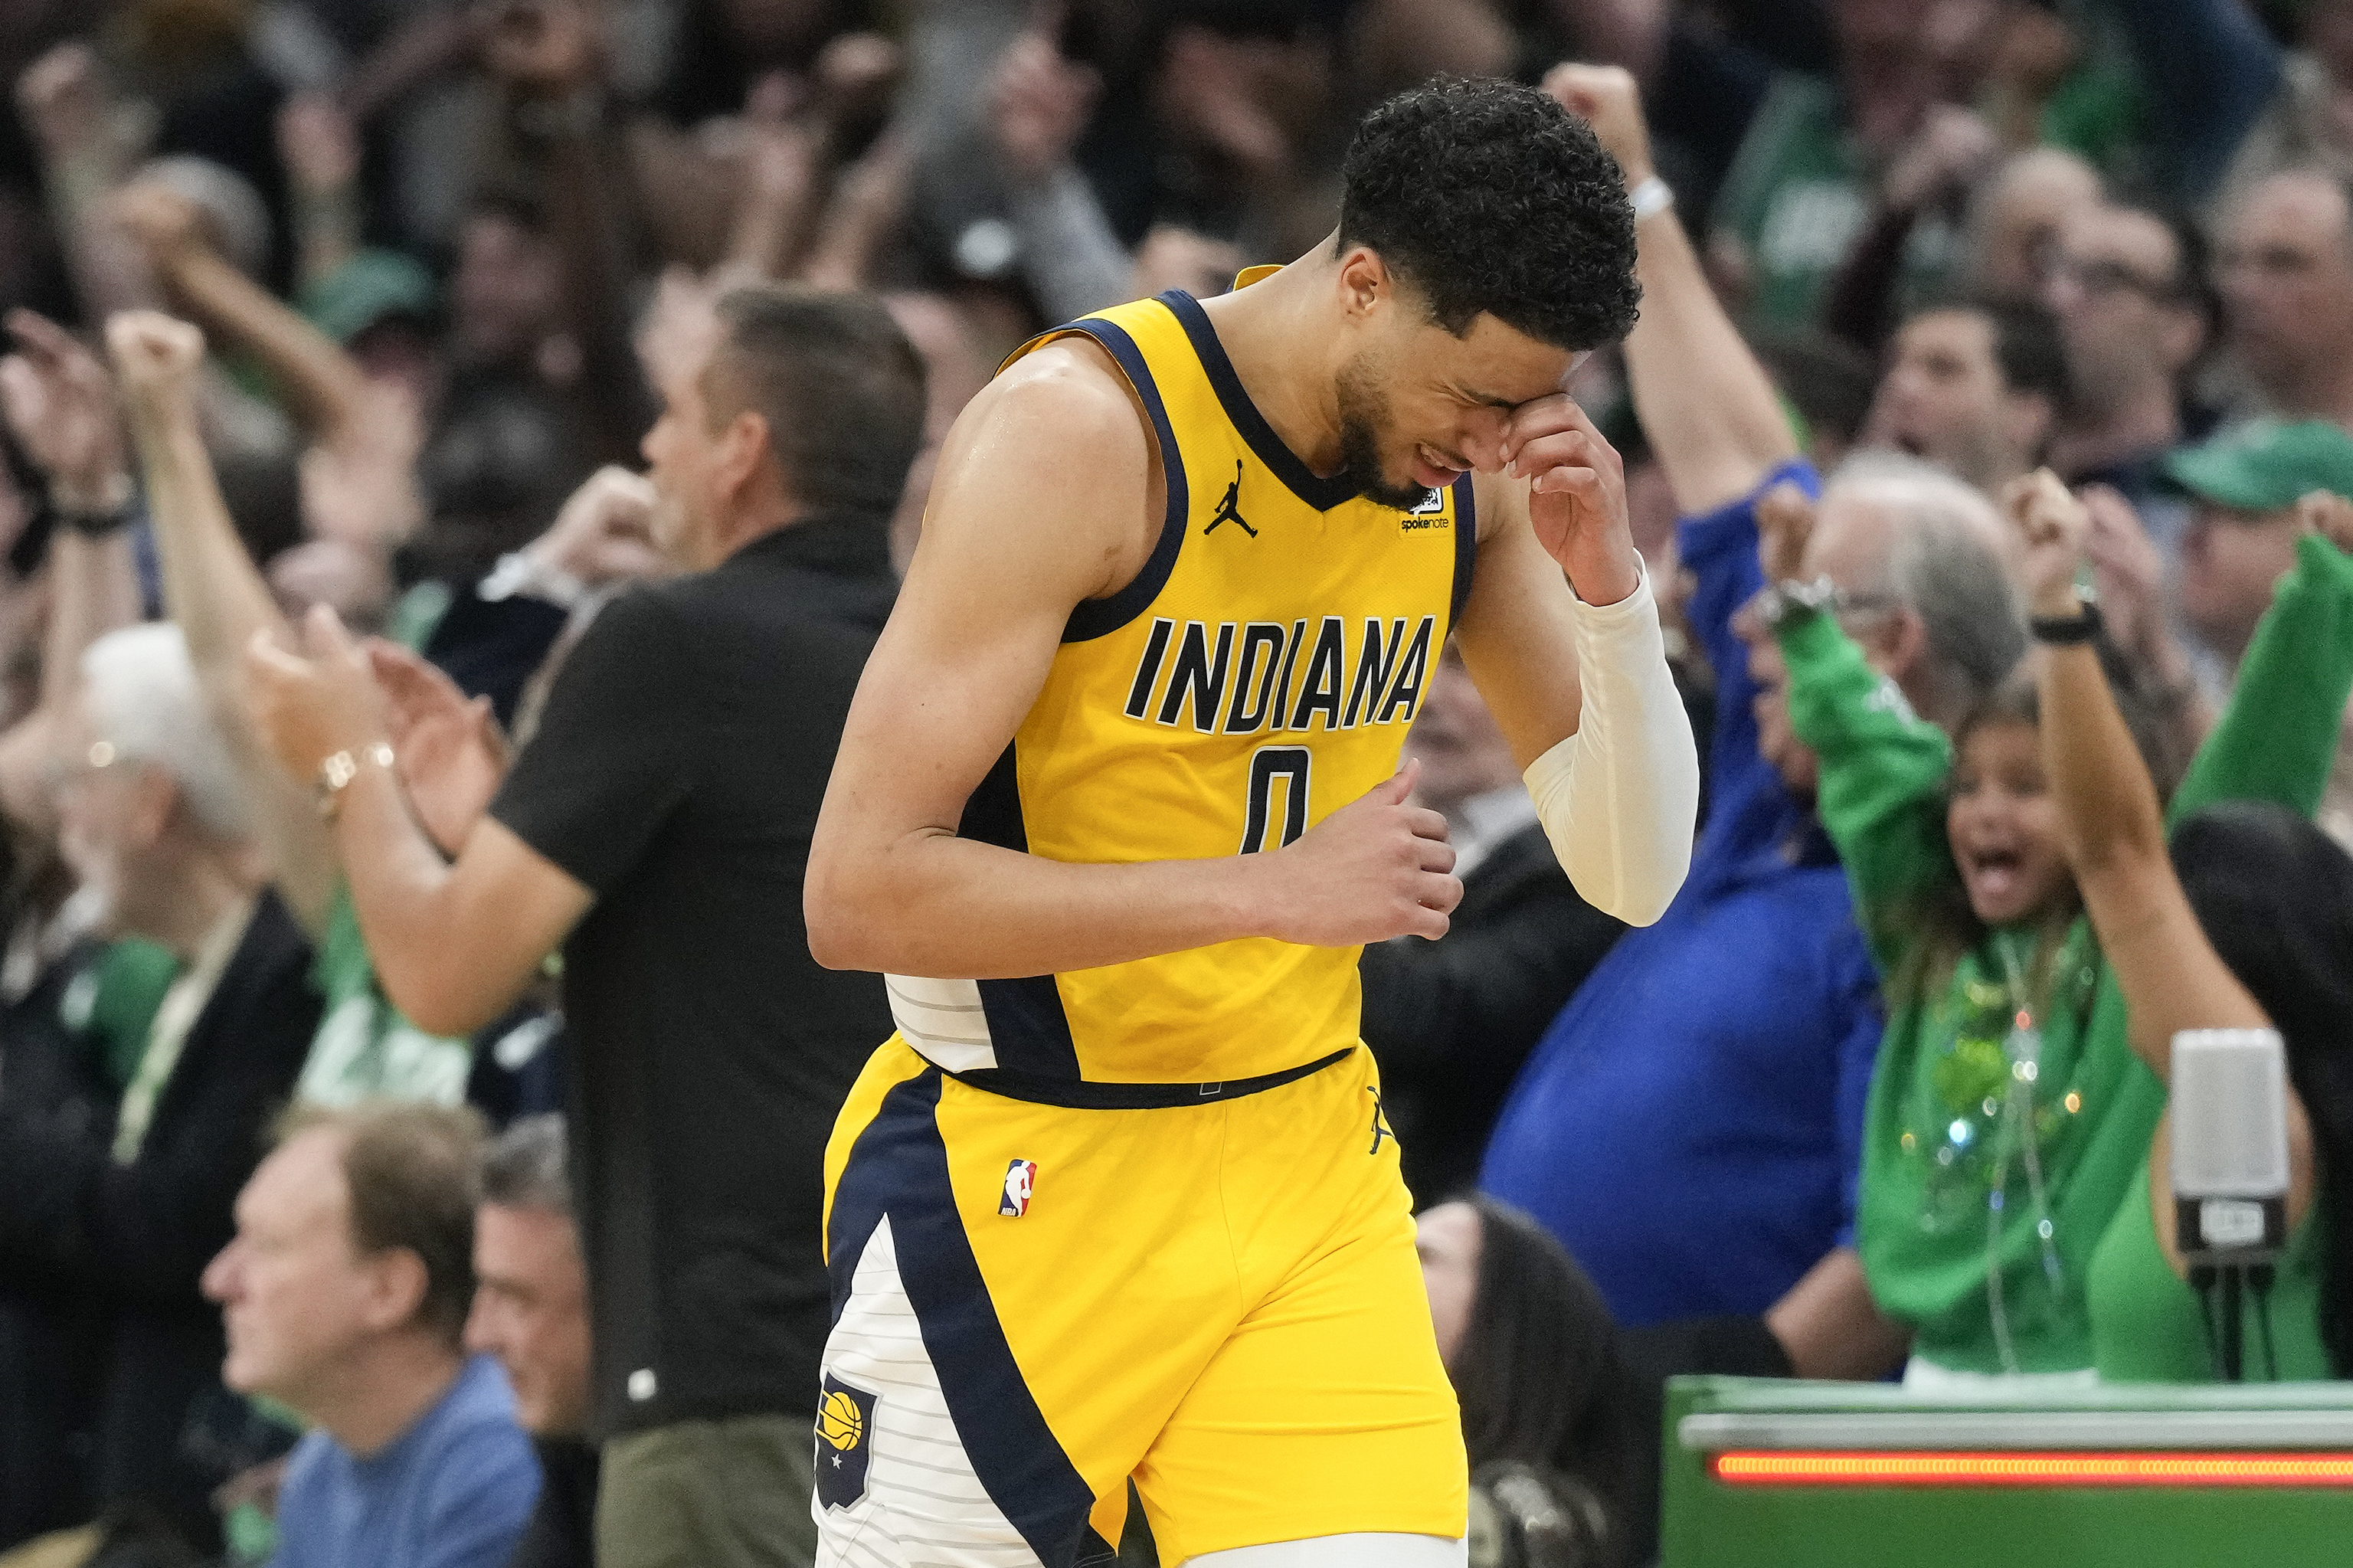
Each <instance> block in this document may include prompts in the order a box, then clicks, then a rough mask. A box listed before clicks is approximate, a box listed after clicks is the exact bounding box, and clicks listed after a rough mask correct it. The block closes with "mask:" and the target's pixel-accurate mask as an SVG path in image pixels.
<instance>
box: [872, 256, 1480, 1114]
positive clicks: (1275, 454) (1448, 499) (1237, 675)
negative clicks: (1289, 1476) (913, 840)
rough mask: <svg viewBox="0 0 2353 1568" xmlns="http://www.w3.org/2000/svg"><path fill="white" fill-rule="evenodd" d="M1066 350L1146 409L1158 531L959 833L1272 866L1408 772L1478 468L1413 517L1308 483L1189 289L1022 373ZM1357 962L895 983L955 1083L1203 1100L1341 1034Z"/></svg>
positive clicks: (1324, 959) (1466, 562)
mask: <svg viewBox="0 0 2353 1568" xmlns="http://www.w3.org/2000/svg"><path fill="white" fill-rule="evenodd" d="M1068 334H1085V335H1086V336H1088V337H1090V338H1092V339H1093V340H1094V341H1095V342H1096V343H1097V344H1101V345H1102V346H1103V349H1105V350H1106V351H1107V352H1108V353H1109V354H1110V355H1111V356H1112V358H1113V360H1114V361H1116V362H1117V363H1118V365H1119V367H1120V368H1121V370H1122V371H1124V373H1125V374H1126V376H1127V378H1128V381H1129V382H1130V383H1131V385H1133V387H1134V389H1135V392H1136V395H1137V397H1138V398H1139V399H1140V400H1141V401H1142V403H1143V405H1144V407H1145V410H1146V412H1147V413H1148V414H1149V416H1150V419H1151V424H1152V428H1153V430H1154V433H1155V435H1156V437H1157V438H1158V441H1159V449H1160V453H1161V460H1162V466H1163V468H1164V470H1165V471H1166V478H1167V492H1168V506H1167V514H1166V518H1165V520H1164V521H1163V524H1162V527H1161V532H1160V536H1159V540H1158V543H1157V545H1156V546H1155V549H1154V550H1153V552H1152V556H1151V558H1150V560H1149V561H1148V563H1147V564H1146V565H1145V568H1144V570H1143V571H1142V573H1141V574H1139V575H1138V576H1137V577H1136V578H1135V580H1134V582H1132V583H1130V584H1129V585H1128V586H1127V587H1126V588H1123V589H1121V590H1120V591H1119V592H1118V593H1116V594H1114V595H1113V596H1112V597H1110V598H1108V599H1091V600H1088V601H1087V602H1085V603H1082V604H1081V605H1080V606H1079V607H1078V609H1076V611H1074V612H1073V613H1072V615H1071V620H1070V623H1069V625H1068V626H1067V627H1066V628H1065V630H1064V631H1063V633H1062V642H1061V646H1060V649H1059V650H1058V651H1057V652H1056V654H1055V657H1054V662H1053V665H1052V668H1051V670H1050V673H1049V674H1048V676H1047V679H1046V684H1045V688H1044V690H1043V691H1041V692H1040V693H1039V696H1038V700H1037V703H1036V705H1034V706H1033V707H1032V708H1031V709H1030V710H1029V716H1028V717H1027V718H1025V719H1024V720H1023V721H1022V724H1021V726H1020V728H1019V729H1018V731H1017V732H1016V733H1015V735H1014V738H1013V744H1012V745H1011V746H1010V747H1008V748H1007V750H1006V752H1005V754H1004V756H1003V757H1002V758H1000V759H999V761H998V763H997V767H996V768H994V769H993V770H992V771H991V773H990V775H989V777H988V778H987V779H986V780H985V781H984V782H983V783H982V785H981V787H980V788H979V789H976V791H975V792H974V794H973V796H972V799H971V800H970V801H969V802H968V803H967V805H966V807H965V813H964V818H963V822H962V825H961V828H960V832H962V834H963V835H964V836H965V837H966V838H972V839H979V840H983V841H986V842H993V843H997V844H1002V845H1005V846H1007V847H1008V848H1012V849H1018V850H1025V851H1027V852H1028V853H1032V854H1037V855H1042V856H1044V857H1045V858H1047V859H1049V860H1059V861H1068V862H1085V863H1129V862H1136V861H1150V860H1189V859H1201V858H1206V857H1210V856H1219V855H1230V854H1236V853H1241V854H1255V853H1263V852H1266V851H1271V850H1275V849H1279V848H1281V847H1282V845H1284V844H1286V843H1289V842H1291V841H1292V840H1293V839H1296V838H1298V837H1299V836H1300V834H1302V833H1303V832H1306V831H1307V830H1308V829H1309V828H1312V827H1313V826H1314V825H1315V824H1316V823H1317V822H1318V821H1322V820H1323V819H1324V817H1326V816H1328V815H1329V814H1331V813H1332V812H1333V811H1335V810H1338V809H1339V808H1340V807H1342V806H1345V805H1346V804H1347V803H1348V802H1350V801H1352V800H1356V799H1357V798H1358V797H1359V796H1361V795H1363V794H1364V793H1365V792H1366V790H1368V789H1371V788H1373V786H1375V785H1376V784H1378V783H1379V782H1381V780H1383V779H1387V778H1388V776H1389V775H1390V774H1391V773H1392V772H1394V771H1395V770H1396V768H1397V766H1398V758H1399V754H1400V752H1401V750H1402V747H1403V745H1404V741H1405V734H1406V728H1407V726H1409V724H1410V723H1411V722H1412V720H1413V717H1414V715H1415V713H1416V712H1417V711H1418V710H1419V707H1420V705H1421V699H1422V694H1423V693H1424V692H1425V691H1426V690H1427V689H1428V686H1429V683H1430V676H1431V674H1432V673H1433V671H1434V669H1435V667H1436V664H1437V662H1438V658H1439V654H1440V650H1441V649H1442V648H1443V647H1444V646H1445V642H1446V638H1447V633H1448V631H1449V630H1450V629H1451V625H1452V623H1453V620H1454V617H1455V615H1456V614H1457V613H1458V612H1459V611H1460V609H1461V604H1462V599H1463V597H1464V595H1465V594H1466V593H1467V592H1468V591H1469V588H1470V583H1471V568H1472V554H1473V551H1474V548H1475V543H1476V541H1475V524H1474V519H1473V516H1472V499H1471V481H1470V476H1469V475H1467V474H1466V475H1464V476H1462V477H1461V478H1460V479H1458V480H1457V481H1455V482H1454V483H1453V485H1452V486H1451V487H1450V488H1449V489H1447V490H1444V491H1432V492H1430V493H1429V495H1428V497H1427V499H1426V500H1425V501H1424V502H1423V503H1421V504H1420V505H1419V506H1416V507H1414V508H1413V509H1411V510H1410V511H1404V512H1400V511H1398V510H1396V509H1395V508H1392V507H1388V506H1384V505H1381V504H1379V503H1376V502H1373V501H1371V500H1368V499H1366V498H1363V497H1360V496H1358V495H1357V494H1356V492H1355V489H1354V486H1353V485H1352V484H1351V483H1350V482H1348V480H1347V479H1346V477H1345V475H1343V476H1340V477H1338V478H1335V479H1319V478H1317V477H1316V476H1315V475H1314V473H1313V472H1311V471H1309V470H1308V468H1307V466H1306V465H1305V464H1304V463H1303V462H1302V461H1300V460H1299V459H1298V458H1297V457H1296V456H1295V455H1294V454H1293V453H1292V452H1291V451H1290V450H1288V449H1286V448H1285V447H1284V446H1283V445H1282V442H1281V441H1280V440H1278V439H1277V438H1276V436H1275V434H1274V431H1273V430H1272V429H1271V428H1270V427H1269V426H1268V424H1267V422H1266V420H1265V418H1263V417H1262V416H1261V414H1260V413H1259V411H1258V409H1257V408H1254V407H1253V406H1252V405H1251V403H1250V399H1249V396H1248V395H1247V394H1246V393H1245V392H1244V391H1243V390H1242V387H1241V383H1240V380H1238V379H1237V378H1236V376H1235V375H1234V370H1233V366H1232V365H1231V363H1230V362H1229V360H1228V359H1227V357H1226V354H1225V351H1224V349H1223V348H1221V347H1220V346H1219V343H1218V338H1217V334H1216V332H1215V331H1214V330H1213V329H1212V327H1211V326H1210V323H1209V318H1208V315H1207V313H1204V312H1203V311H1202V309H1201V307H1200V305H1199V304H1198V302H1195V301H1194V300H1193V299H1192V298H1191V297H1190V296H1188V295H1187V294H1184V293H1181V292H1170V293H1167V294H1163V295H1161V296H1160V297H1159V298H1157V299H1153V300H1142V301H1138V302H1135V303H1133V304H1127V305H1121V306H1118V307H1116V308H1114V309H1112V310H1108V311H1105V312H1103V313H1101V314H1100V315H1094V316H1090V317H1087V318H1085V319H1084V320H1082V321H1079V322H1075V323H1071V325H1069V326H1067V327H1063V328H1060V329H1057V330H1056V331H1055V332H1051V333H1048V334H1045V335H1044V336H1041V337H1039V338H1037V339H1035V340H1033V341H1032V342H1031V343H1029V344H1025V345H1024V346H1023V347H1022V348H1021V349H1020V350H1018V351H1017V353H1016V354H1015V355H1014V356H1013V357H1014V358H1016V359H1018V358H1019V357H1020V356H1021V355H1023V354H1027V353H1029V352H1030V351H1031V350H1032V349H1035V348H1037V347H1038V346H1039V345H1040V344H1045V343H1049V342H1051V341H1053V340H1054V339H1055V338H1057V337H1060V336H1065V335H1068ZM1009 363H1011V361H1010V360H1008V364H1009ZM1073 461H1083V454H1073ZM1357 952H1358V949H1356V948H1307V947H1300V946H1296V945H1294V944H1292V943H1288V942H1280V941H1275V940H1272V939H1268V938H1253V939H1250V940H1245V941H1236V942H1226V943H1221V944H1219V945H1217V946H1215V947H1208V948H1195V949H1192V950H1190V951H1187V952H1180V953H1171V954H1167V955H1166V956H1163V957H1159V958H1153V959H1139V960H1137V961H1135V962H1134V963H1125V964H1113V965H1109V966H1107V967H1104V968H1102V969H1083V970H1079V971H1076V972H1072V973H1068V974H1059V975H1040V976H1035V977H1032V978H1029V979H1026V980H979V981H972V980H926V979H920V978H915V977H909V976H901V975H892V976H890V977H887V978H888V981H889V985H890V991H891V1001H892V1014H893V1016H894V1018H895V1020H896V1022H898V1024H899V1027H900V1031H901V1033H902V1035H903V1036H904V1037H905V1038H906V1040H907V1041H908V1043H909V1044H912V1045H913V1047H914V1048H915V1049H916V1050H917V1051H918V1052H920V1053H921V1054H923V1055H924V1056H926V1057H928V1058H930V1059H931V1060H932V1061H934V1062H935V1063H937V1064H938V1065H941V1066H943V1067H945V1068H947V1069H948V1070H949V1071H951V1072H968V1071H980V1070H986V1069H990V1068H996V1069H1002V1070H1008V1071H1010V1072H1016V1073H1020V1074H1023V1075H1029V1076H1031V1077H1043V1078H1050V1079H1080V1078H1083V1079H1088V1080H1094V1081H1099V1082H1106V1083H1122V1084H1186V1083H1198V1084H1216V1083H1230V1082H1232V1081H1234V1080H1237V1079H1242V1078H1249V1077H1255V1076H1258V1075H1263V1074H1268V1073H1275V1072H1281V1071H1283V1070H1284V1069H1287V1068H1292V1067H1295V1066H1298V1065H1302V1064H1304V1063H1307V1062H1311V1061H1314V1060H1315V1059H1316V1058H1318V1057H1320V1056H1324V1055H1326V1054H1330V1053H1332V1052H1334V1051H1337V1050H1343V1049H1345V1048H1347V1047H1349V1046H1352V1045H1354V1044H1356V1039H1357V1023H1358V1012H1359V1008H1360V1004H1361V1000H1362V999H1361V994H1360V992H1359V990H1358V985H1357V979H1356V957H1357Z"/></svg>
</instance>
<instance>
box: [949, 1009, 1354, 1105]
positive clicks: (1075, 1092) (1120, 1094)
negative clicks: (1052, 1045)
mask: <svg viewBox="0 0 2353 1568" xmlns="http://www.w3.org/2000/svg"><path fill="white" fill-rule="evenodd" d="M980 983H981V984H982V985H983V986H987V984H988V982H987V980H983V981H981V982H980ZM1355 1054H1356V1047H1355V1046H1354V1045H1344V1046H1342V1047H1341V1048H1340V1049H1339V1050H1337V1051H1335V1052H1333V1053H1332V1054H1330V1055H1329V1056H1321V1057H1318V1058H1317V1059H1316V1060H1314V1061H1313V1062H1303V1063H1302V1064H1300V1065H1298V1066H1296V1067H1285V1068H1284V1069H1283V1070H1282V1071H1281V1072H1280V1073H1261V1074H1260V1075H1258V1076H1256V1077H1254V1078H1234V1079H1230V1080H1229V1081H1228V1082H1225V1083H1222V1084H1112V1083H1103V1082H1099V1081H1097V1080H1095V1079H1092V1078H1086V1079H1081V1078H1047V1077H1040V1076H1039V1075H1037V1074H1035V1073H1023V1072H1016V1071H1008V1070H1007V1069H1005V1068H1002V1067H976V1068H975V1069H973V1070H972V1071H971V1072H969V1073H949V1074H948V1076H949V1077H951V1078H954V1079H955V1081H956V1082H957V1083H959V1084H962V1085H964V1086H966V1087H967V1088H975V1089H978V1090H980V1091H981V1092H983V1093H984V1094H991V1095H1002V1096H1004V1097H1006V1098H1007V1099H1008V1100H1022V1101H1025V1102H1027V1103H1028V1104H1030V1105H1037V1106H1060V1107H1062V1108H1063V1109H1065V1110H1176V1109H1180V1108H1182V1107H1186V1106H1208V1105H1222V1104H1224V1103H1225V1102H1226V1101H1228V1100H1239V1099H1243V1098H1246V1097H1249V1096H1251V1095H1261V1094H1264V1093H1265V1092H1266V1091H1267V1090H1269V1089H1279V1088H1281V1087H1282V1086H1283V1085H1285V1084H1295V1083H1297V1082H1298V1081H1299V1080H1300V1079H1302V1078H1308V1077H1313V1076H1314V1075H1316V1074H1318V1073H1320V1072H1322V1071H1323V1070H1324V1068H1326V1067H1332V1066H1336V1065H1339V1064H1340V1063H1342V1062H1345V1061H1346V1060H1347V1059H1348V1058H1349V1057H1351V1056H1353V1055H1355ZM942 1071H945V1069H944V1068H943V1069H942Z"/></svg>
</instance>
